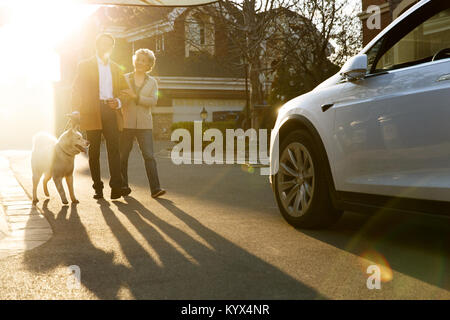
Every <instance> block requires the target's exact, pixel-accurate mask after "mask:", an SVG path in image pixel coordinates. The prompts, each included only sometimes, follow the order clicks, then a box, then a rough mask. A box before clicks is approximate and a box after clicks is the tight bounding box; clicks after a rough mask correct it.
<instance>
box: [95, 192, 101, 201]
mask: <svg viewBox="0 0 450 320" xmlns="http://www.w3.org/2000/svg"><path fill="white" fill-rule="evenodd" d="M94 199H97V200H98V199H103V191H102V190H96V191H95V194H94Z"/></svg>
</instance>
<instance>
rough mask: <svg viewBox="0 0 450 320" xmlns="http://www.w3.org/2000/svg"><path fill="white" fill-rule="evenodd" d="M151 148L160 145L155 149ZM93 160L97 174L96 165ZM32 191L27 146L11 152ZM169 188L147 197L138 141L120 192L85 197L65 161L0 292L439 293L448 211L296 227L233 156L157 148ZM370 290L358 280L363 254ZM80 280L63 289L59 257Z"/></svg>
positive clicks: (263, 182)
mask: <svg viewBox="0 0 450 320" xmlns="http://www.w3.org/2000/svg"><path fill="white" fill-rule="evenodd" d="M161 154H164V152H163V153H161ZM105 159H106V155H105V152H104V151H103V152H102V168H103V174H104V177H105V179H104V181H105V185H107V177H108V173H107V169H106V168H107V164H106V160H105ZM10 160H11V165H12V168H13V171H14V172H15V174H16V176H17V177H18V179H19V181H20V182H21V184H22V185H23V186H24V187H25V189H26V190H27V191H28V192H31V171H30V168H29V153H23V152H19V153H15V154H12V155H11V157H10ZM158 169H159V173H160V180H161V183H162V186H163V187H164V188H166V189H167V191H168V193H167V194H166V195H165V196H164V197H163V198H162V199H160V200H154V199H152V198H151V197H150V193H149V189H148V182H147V178H146V176H145V171H144V166H143V162H142V159H141V156H140V153H139V152H138V150H137V146H136V145H135V148H134V150H133V153H132V154H131V158H130V172H129V176H130V182H131V183H132V185H131V187H132V189H133V192H132V194H131V195H130V197H127V198H126V199H123V198H122V199H120V200H118V201H111V200H110V199H109V188H105V196H106V197H105V200H102V201H96V200H94V199H92V195H93V191H92V189H91V181H90V176H89V169H88V165H87V159H86V157H84V156H79V157H78V158H77V160H76V174H75V190H76V194H77V196H78V199H79V200H80V204H78V205H76V206H73V205H72V206H62V205H61V203H60V200H59V196H58V195H57V192H56V189H55V187H54V185H53V183H52V182H50V183H49V185H50V193H51V198H50V199H49V200H47V201H43V200H44V198H43V192H42V189H41V188H40V189H39V193H40V196H41V202H39V204H38V206H39V207H40V208H42V210H43V213H44V215H45V216H46V218H47V219H48V220H49V222H50V225H51V227H52V229H53V232H54V235H53V237H52V238H51V239H50V240H49V241H48V242H47V243H45V244H44V245H42V246H40V247H38V248H36V249H33V250H30V251H26V252H25V253H24V254H21V255H17V256H13V257H8V258H6V259H3V260H0V299H117V298H119V299H450V291H449V289H450V277H449V271H450V268H449V250H448V248H449V246H448V245H449V243H450V241H449V240H450V238H449V237H450V232H449V223H448V219H435V218H429V217H415V216H409V217H393V216H386V215H384V214H383V212H380V213H379V214H377V215H374V216H370V217H369V216H365V215H360V214H355V213H345V214H344V216H343V218H342V219H341V220H340V221H339V222H338V223H337V224H336V225H335V226H334V227H332V228H331V229H328V230H321V231H305V230H297V229H295V228H293V227H291V226H289V225H288V224H287V223H286V222H285V221H284V220H283V218H282V217H281V215H280V214H279V213H278V210H277V208H276V205H275V201H274V198H273V195H272V192H271V188H270V185H269V183H268V179H267V177H265V176H260V175H259V171H258V170H255V171H252V170H248V168H247V167H241V166H239V165H212V166H208V165H181V166H176V165H174V164H172V163H171V161H170V159H167V158H161V157H158ZM372 264H378V265H379V266H381V271H382V280H383V282H382V283H381V289H379V290H377V289H373V290H369V289H368V288H367V285H366V282H367V278H368V277H369V275H368V274H367V273H366V269H367V267H368V266H369V265H372ZM71 265H76V266H79V268H80V271H81V287H80V288H79V289H76V288H72V289H70V288H69V287H68V286H67V282H68V279H69V273H68V266H71Z"/></svg>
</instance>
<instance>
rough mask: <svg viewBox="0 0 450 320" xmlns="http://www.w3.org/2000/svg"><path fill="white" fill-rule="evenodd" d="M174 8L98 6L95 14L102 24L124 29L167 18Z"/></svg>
mask: <svg viewBox="0 0 450 320" xmlns="http://www.w3.org/2000/svg"><path fill="white" fill-rule="evenodd" d="M173 10H174V8H168V7H117V6H114V7H106V6H102V7H100V8H99V9H98V10H97V11H96V13H95V16H96V17H97V18H98V19H99V21H100V22H101V24H102V25H104V26H105V27H109V26H120V27H123V28H125V29H130V28H135V27H138V26H142V25H146V24H149V23H155V22H158V21H161V20H164V19H167V17H168V15H169V13H171V12H172V11H173Z"/></svg>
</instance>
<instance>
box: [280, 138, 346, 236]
mask: <svg viewBox="0 0 450 320" xmlns="http://www.w3.org/2000/svg"><path fill="white" fill-rule="evenodd" d="M319 155H320V153H319V151H318V148H317V147H316V144H315V143H314V140H313V138H312V136H311V135H310V134H309V133H308V132H307V131H305V130H297V131H294V132H292V133H291V134H289V135H288V136H287V137H286V139H284V140H283V141H282V143H281V147H280V159H279V160H280V161H279V169H278V173H277V174H276V175H275V177H274V187H275V188H274V191H275V197H276V200H277V203H278V207H279V208H280V211H281V213H282V215H283V217H284V218H285V219H286V221H287V222H288V223H289V224H291V225H293V226H294V227H300V228H321V227H327V226H329V225H331V224H333V223H334V222H336V221H337V220H338V219H339V217H340V216H341V214H342V212H341V211H339V210H336V209H335V208H334V207H333V205H332V202H331V197H330V191H329V187H328V179H327V177H326V173H325V163H324V161H323V160H321V157H320V156H319Z"/></svg>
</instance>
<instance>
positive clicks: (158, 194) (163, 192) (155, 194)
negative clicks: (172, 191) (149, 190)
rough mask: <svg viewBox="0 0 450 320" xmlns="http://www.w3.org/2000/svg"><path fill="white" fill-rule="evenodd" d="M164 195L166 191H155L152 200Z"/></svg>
mask: <svg viewBox="0 0 450 320" xmlns="http://www.w3.org/2000/svg"><path fill="white" fill-rule="evenodd" d="M165 193H166V190H164V189H160V190H159V191H157V192H155V193H154V194H152V198H158V197H160V196H162V195H163V194H165Z"/></svg>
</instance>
